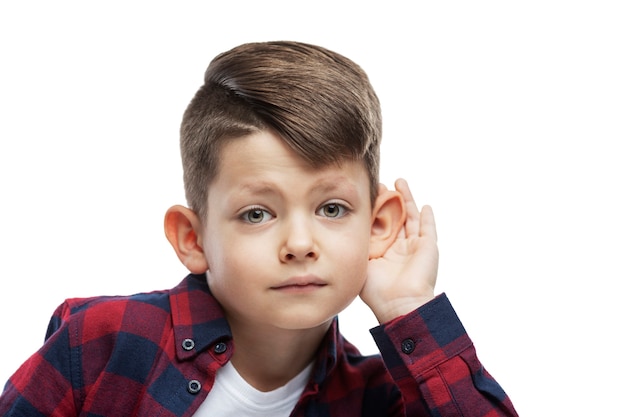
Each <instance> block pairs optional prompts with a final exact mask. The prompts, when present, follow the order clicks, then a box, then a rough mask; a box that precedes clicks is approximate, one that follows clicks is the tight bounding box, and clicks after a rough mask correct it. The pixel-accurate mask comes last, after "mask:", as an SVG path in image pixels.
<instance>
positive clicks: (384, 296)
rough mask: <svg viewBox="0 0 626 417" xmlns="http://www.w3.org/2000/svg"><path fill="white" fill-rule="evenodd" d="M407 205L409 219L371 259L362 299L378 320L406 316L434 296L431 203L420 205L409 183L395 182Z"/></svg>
mask: <svg viewBox="0 0 626 417" xmlns="http://www.w3.org/2000/svg"><path fill="white" fill-rule="evenodd" d="M395 187H396V190H397V191H398V192H399V193H400V195H401V196H402V198H403V200H404V203H405V206H406V221H405V223H404V226H403V227H402V229H401V230H400V232H399V233H398V236H397V238H396V240H395V241H394V242H393V244H391V246H390V247H389V248H388V249H387V251H386V252H385V253H384V254H383V256H381V257H378V258H374V259H370V261H369V266H368V274H367V280H366V282H365V285H364V287H363V289H362V290H361V299H362V300H363V301H364V302H365V303H366V304H367V305H368V306H369V307H370V308H371V309H372V311H373V312H374V314H375V315H376V318H377V319H378V321H379V323H385V322H388V321H390V320H393V319H394V318H396V317H399V316H402V315H405V314H407V313H410V312H411V311H413V310H415V309H416V308H418V307H420V306H421V305H423V304H425V303H427V302H428V301H430V300H432V299H433V298H434V297H435V295H434V291H435V283H436V281H437V268H438V265H439V250H438V248H437V230H436V227H435V217H434V215H433V211H432V209H431V207H430V206H424V207H422V210H421V212H420V210H419V209H418V208H417V205H416V203H415V201H414V200H413V196H412V194H411V190H410V189H409V185H408V184H407V182H406V181H405V180H403V179H398V180H397V181H396V183H395Z"/></svg>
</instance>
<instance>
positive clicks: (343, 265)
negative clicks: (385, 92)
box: [0, 42, 516, 417]
mask: <svg viewBox="0 0 626 417" xmlns="http://www.w3.org/2000/svg"><path fill="white" fill-rule="evenodd" d="M380 136H381V117H380V107H379V103H378V99H377V97H376V95H375V93H374V91H373V89H372V87H371V85H370V83H369V81H368V79H367V76H366V74H365V73H364V72H363V71H362V70H361V69H360V68H359V67H358V66H357V65H356V64H354V63H353V62H352V61H350V60H348V59H346V58H345V57H343V56H341V55H338V54H336V53H334V52H331V51H328V50H326V49H323V48H320V47H317V46H312V45H307V44H302V43H296V42H270V43H254V44H246V45H241V46H239V47H237V48H234V49H232V50H231V51H228V52H225V53H223V54H221V55H219V56H217V57H216V58H215V59H214V60H213V61H212V62H211V64H210V65H209V68H208V69H207V71H206V74H205V83H204V85H203V86H202V87H201V88H200V89H199V91H198V92H197V93H196V96H195V97H194V98H193V100H192V101H191V103H190V104H189V107H188V108H187V110H186V112H185V114H184V117H183V121H182V126H181V153H182V161H183V168H184V182H185V191H186V196H187V200H188V204H189V208H186V207H182V206H174V207H172V208H170V209H169V210H168V212H167V213H166V215H165V233H166V236H167V239H168V240H169V242H170V243H171V244H172V247H173V248H174V250H175V252H176V254H177V255H178V257H179V259H180V261H181V262H182V263H183V264H184V265H185V266H186V267H187V268H188V269H189V271H190V272H191V274H190V275H189V276H188V277H186V278H185V279H184V280H183V281H182V282H181V283H180V284H179V285H178V286H176V287H174V288H173V289H171V290H168V291H158V292H152V293H146V294H137V295H134V296H129V297H97V298H90V299H70V300H67V301H66V302H65V303H64V304H63V305H62V306H60V307H59V308H58V309H57V311H56V312H55V314H54V316H53V318H52V320H51V323H50V327H49V329H48V334H47V340H46V343H45V344H44V346H43V347H42V348H41V349H40V351H39V352H37V353H36V354H35V355H33V356H32V357H31V358H30V359H29V360H28V361H27V362H26V363H25V364H24V365H22V367H21V368H20V369H19V370H18V371H17V372H16V374H15V375H14V376H13V377H11V379H10V380H9V382H8V383H7V385H6V387H5V391H4V393H3V395H2V397H1V398H0V413H1V414H2V415H4V416H18V415H19V416H25V415H28V416H31V415H33V416H35V415H54V416H78V415H83V416H131V415H132V416H209V415H210V416H227V415H228V416H242V415H259V416H272V417H275V416H288V415H293V416H359V415H362V416H377V417H378V416H387V415H393V416H404V415H406V416H426V415H439V416H460V415H464V416H495V415H516V412H515V410H514V409H513V406H512V404H511V402H510V400H509V398H508V397H507V396H506V394H505V393H504V391H502V389H501V388H500V387H499V385H498V384H497V383H496V382H495V381H494V380H493V379H492V378H491V376H490V375H489V374H488V373H487V372H486V371H485V370H484V369H483V367H482V365H481V364H480V362H479V361H478V359H477V357H476V353H475V350H474V348H473V346H472V343H471V341H470V339H469V338H468V336H467V335H466V334H465V331H464V329H463V327H462V325H461V323H460V322H459V321H458V318H457V317H456V315H455V313H454V311H453V310H452V307H451V306H450V304H449V302H448V301H447V298H446V297H445V295H443V294H442V295H439V296H438V297H435V295H434V286H435V281H436V275H437V264H438V251H437V245H436V231H435V223H434V218H433V214H432V211H431V209H430V208H429V207H424V208H423V209H422V211H421V212H419V211H418V209H417V206H416V205H415V202H414V201H413V198H412V196H411V193H410V191H409V188H408V186H407V184H406V182H404V181H403V180H398V181H397V182H396V190H388V189H386V188H385V187H384V186H382V185H379V184H378V161H379V145H380ZM357 296H360V297H361V298H362V299H363V300H364V302H365V303H366V304H367V305H368V306H369V307H370V308H371V309H372V311H373V312H374V314H375V315H376V317H377V319H378V320H379V322H380V323H381V325H380V326H379V327H377V328H375V329H372V331H371V332H372V334H373V336H374V338H375V340H376V343H377V344H378V346H379V348H380V351H381V353H382V359H381V357H379V356H375V357H362V356H360V355H359V353H358V351H357V350H356V348H355V347H354V346H352V345H350V344H349V343H348V342H347V341H346V340H344V339H343V337H342V336H341V334H340V333H339V331H338V324H337V319H336V316H337V314H338V313H339V312H340V311H341V310H343V309H344V308H345V307H346V306H348V305H349V304H350V303H351V302H352V300H353V299H354V298H355V297H357Z"/></svg>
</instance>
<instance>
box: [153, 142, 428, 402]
mask: <svg viewBox="0 0 626 417" xmlns="http://www.w3.org/2000/svg"><path fill="white" fill-rule="evenodd" d="M396 188H397V190H393V191H392V190H387V189H386V188H385V187H384V186H380V188H379V190H378V191H379V194H378V198H377V200H376V202H375V204H374V207H372V205H371V201H370V194H369V182H368V177H367V173H366V171H365V168H364V165H363V164H362V162H359V161H344V162H343V163H341V164H340V165H330V166H327V167H322V168H313V167H311V166H310V165H308V164H307V163H306V162H304V161H303V160H302V159H300V158H299V157H298V156H297V155H296V154H295V153H294V152H293V151H292V150H291V149H289V148H288V147H287V145H285V143H284V142H283V141H282V140H281V139H280V137H278V136H277V135H276V134H275V133H273V132H271V131H260V132H257V133H253V134H251V135H248V136H244V137H240V138H236V139H233V140H231V141H229V142H228V143H226V144H225V145H224V146H223V148H222V150H221V154H220V166H219V170H218V175H217V177H216V178H215V179H214V181H212V183H211V184H210V185H209V193H208V214H207V216H206V218H205V219H202V221H201V219H199V218H198V217H197V216H196V215H195V213H194V212H193V211H191V210H189V209H187V208H185V207H182V206H174V207H172V208H170V210H168V212H167V214H166V217H165V231H166V235H167V237H168V239H169V241H170V243H171V244H172V246H173V247H174V249H175V250H176V253H177V254H178V256H179V259H180V260H181V262H183V263H184V264H185V265H186V267H187V268H188V269H189V270H190V271H191V272H193V273H204V272H206V274H207V279H208V283H209V286H210V288H211V291H212V293H213V295H214V296H215V297H216V298H217V300H218V301H219V302H220V303H221V305H222V306H223V307H224V310H225V313H226V316H227V318H228V320H229V323H230V325H231V330H232V333H233V338H234V341H235V346H236V350H235V354H234V356H233V359H232V362H233V365H234V366H235V368H236V369H237V370H238V372H239V373H240V374H241V375H242V376H243V377H244V378H245V379H246V380H247V381H248V382H249V383H250V384H251V385H253V386H255V387H256V388H257V389H260V390H271V389H274V388H277V387H279V386H281V385H284V383H286V382H287V381H288V380H289V379H291V378H292V377H293V376H295V375H296V374H297V373H298V372H300V371H301V370H302V369H304V367H305V366H306V365H307V364H308V363H309V362H310V361H311V360H312V358H313V356H314V353H315V351H316V349H317V346H318V345H319V343H320V341H321V339H322V338H323V336H324V334H325V333H326V331H327V329H328V327H329V325H330V323H331V321H332V319H333V317H334V316H336V315H337V314H338V313H339V312H340V311H342V310H343V309H344V308H345V307H347V306H348V305H349V304H350V303H351V302H352V301H353V300H354V299H355V298H356V297H357V296H359V295H361V297H362V298H363V300H364V301H365V302H366V304H367V305H368V306H369V307H370V308H371V309H372V311H373V312H374V314H375V315H376V317H377V318H378V319H379V321H381V322H384V321H388V320H391V319H393V318H395V317H398V316H400V315H402V314H406V313H408V312H410V311H412V310H414V309H415V308H417V307H419V306H420V305H422V304H423V303H425V302H427V301H429V300H430V299H432V298H433V297H434V293H433V291H434V284H435V280H436V272H437V247H436V232H435V229H434V227H435V226H434V219H433V217H432V211H431V210H430V209H429V208H425V209H424V210H423V212H422V215H421V216H420V213H419V211H418V210H417V206H416V205H415V203H414V201H413V198H412V196H411V193H410V191H409V189H408V185H407V184H406V182H404V181H402V180H399V181H398V182H397V183H396ZM276 352H280V354H279V355H277V354H276Z"/></svg>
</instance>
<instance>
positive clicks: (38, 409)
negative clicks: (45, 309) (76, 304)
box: [0, 304, 76, 417]
mask: <svg viewBox="0 0 626 417" xmlns="http://www.w3.org/2000/svg"><path fill="white" fill-rule="evenodd" d="M68 310H69V309H68V308H67V305H66V304H63V305H61V306H60V307H59V308H57V310H56V311H55V313H54V315H53V317H52V319H51V320H50V324H49V326H48V332H47V335H46V342H45V343H44V345H43V346H42V348H41V349H40V350H39V351H38V352H36V353H35V354H34V355H32V356H31V357H30V358H29V359H27V360H26V362H24V364H22V366H20V368H19V369H18V370H17V371H16V372H15V373H14V374H13V375H12V376H11V378H10V379H9V381H8V382H7V383H6V385H5V387H4V391H3V392H2V395H0V415H1V416H4V417H10V416H64V417H71V416H74V415H76V410H75V407H74V404H75V403H74V397H73V389H72V383H71V360H70V356H71V353H70V351H71V349H70V337H69V330H68V326H67V323H66V322H65V317H66V316H67V314H69V311H68Z"/></svg>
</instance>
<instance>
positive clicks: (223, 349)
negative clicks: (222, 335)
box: [213, 342, 228, 354]
mask: <svg viewBox="0 0 626 417" xmlns="http://www.w3.org/2000/svg"><path fill="white" fill-rule="evenodd" d="M226 349H228V346H226V343H224V342H219V343H217V344H216V345H215V346H214V347H213V352H215V353H217V354H222V353H224V352H226Z"/></svg>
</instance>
